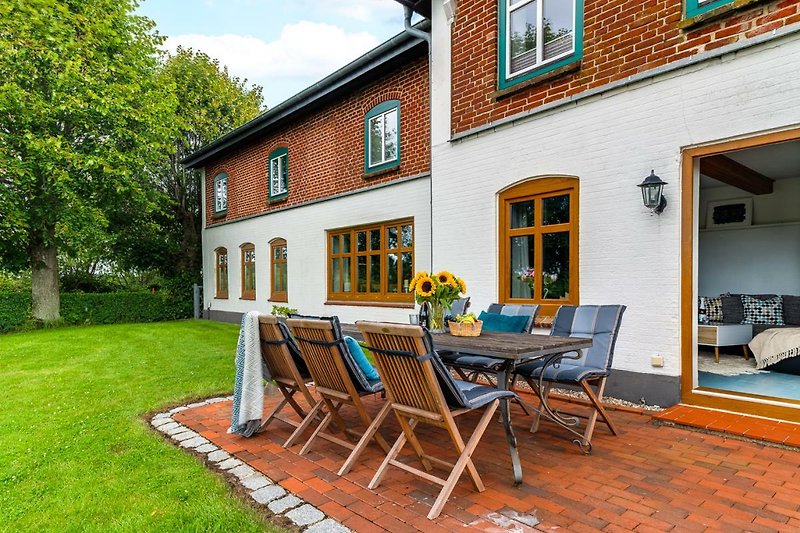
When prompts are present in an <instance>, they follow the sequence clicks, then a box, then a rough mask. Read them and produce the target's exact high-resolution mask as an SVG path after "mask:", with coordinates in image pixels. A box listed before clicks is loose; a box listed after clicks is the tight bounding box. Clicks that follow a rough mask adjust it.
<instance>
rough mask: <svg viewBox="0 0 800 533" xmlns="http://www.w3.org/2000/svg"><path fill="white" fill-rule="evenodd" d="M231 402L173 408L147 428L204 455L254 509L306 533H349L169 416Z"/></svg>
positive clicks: (212, 399)
mask: <svg viewBox="0 0 800 533" xmlns="http://www.w3.org/2000/svg"><path fill="white" fill-rule="evenodd" d="M232 399H233V397H232V396H227V397H222V398H209V399H208V400H204V401H201V402H194V403H190V404H188V405H182V406H180V407H175V408H173V409H170V410H169V411H167V412H164V413H158V414H156V415H155V416H153V417H152V418H151V419H150V425H152V426H153V427H154V428H155V429H156V430H158V431H160V432H161V433H163V434H164V435H165V436H166V437H167V438H169V439H171V440H172V441H173V442H174V443H175V444H177V445H178V446H180V447H181V448H184V449H186V450H191V451H193V452H195V453H197V454H199V455H201V456H205V459H206V460H207V461H208V464H210V465H212V466H213V467H215V468H217V469H218V470H220V471H222V472H225V473H228V474H230V475H231V477H232V479H233V480H234V483H236V484H237V485H238V486H239V487H240V488H241V489H242V490H243V491H244V492H245V493H246V494H248V495H249V496H250V498H252V499H253V501H255V503H256V504H257V506H262V507H265V508H266V509H269V511H270V512H271V513H272V514H273V515H275V516H282V517H284V518H285V519H287V520H289V521H290V522H291V523H292V524H293V525H294V526H296V527H297V528H298V529H300V530H303V531H304V532H305V533H349V532H350V529H348V528H347V527H345V526H343V525H342V524H341V523H340V522H338V521H336V520H334V519H332V518H330V517H328V516H326V515H325V513H323V512H322V511H320V510H319V509H318V508H316V507H315V506H313V505H311V504H310V503H307V502H305V501H303V500H302V499H301V498H298V497H297V496H296V495H294V494H292V493H291V492H289V491H287V490H286V489H284V488H283V487H281V486H280V485H279V484H278V483H275V482H274V481H272V480H271V479H270V478H268V477H267V476H265V475H264V474H262V473H261V472H258V471H257V470H255V469H254V468H252V467H251V466H250V465H248V464H246V463H245V462H243V461H240V460H239V459H237V458H236V457H234V456H232V455H231V454H229V453H228V452H226V451H225V450H223V449H221V448H219V447H218V446H217V445H215V444H213V443H212V442H211V441H209V440H208V439H206V438H205V437H203V436H202V435H200V434H199V433H196V432H195V431H192V430H191V429H189V428H188V427H186V426H184V425H182V424H180V423H178V422H176V421H175V420H174V419H173V418H172V415H174V414H176V413H180V412H181V411H186V410H187V409H193V408H195V407H201V406H203V405H209V404H212V403H218V402H224V401H229V400H232Z"/></svg>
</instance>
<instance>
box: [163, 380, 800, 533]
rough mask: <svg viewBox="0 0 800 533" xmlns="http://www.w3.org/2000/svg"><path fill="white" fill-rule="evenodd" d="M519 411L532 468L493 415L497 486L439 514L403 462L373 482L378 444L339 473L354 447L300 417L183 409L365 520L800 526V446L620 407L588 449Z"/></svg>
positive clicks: (326, 504) (270, 467)
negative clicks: (515, 470)
mask: <svg viewBox="0 0 800 533" xmlns="http://www.w3.org/2000/svg"><path fill="white" fill-rule="evenodd" d="M269 391H272V393H268V394H267V398H266V400H265V412H266V411H267V410H269V409H270V408H271V407H272V406H273V405H275V403H276V402H277V401H278V396H277V395H276V394H274V392H275V390H274V389H273V388H272V387H270V388H269ZM365 403H366V407H367V409H368V410H369V411H370V413H371V414H373V415H374V414H375V413H376V412H377V411H378V410H379V409H380V407H381V404H382V400H381V399H380V398H379V397H375V396H370V397H367V398H366V399H365ZM512 410H513V420H514V422H515V427H516V434H517V438H518V440H519V447H520V455H521V457H522V464H523V471H524V476H525V477H524V481H523V483H522V485H520V486H519V487H514V486H513V484H512V481H511V465H510V460H509V454H508V448H507V445H506V440H505V435H504V432H503V426H502V424H500V423H499V422H497V423H493V424H491V425H490V426H489V428H488V429H487V432H486V434H485V436H484V438H483V440H482V441H481V443H480V445H479V446H478V448H477V451H476V453H475V455H474V456H473V460H474V461H475V464H476V467H477V469H478V471H479V472H480V473H481V476H482V478H483V480H484V483H485V485H486V490H485V491H484V492H482V493H478V492H475V491H474V490H473V487H472V485H471V484H470V482H469V480H468V478H467V477H466V476H462V478H461V480H460V481H459V483H458V485H457V487H456V489H455V491H454V492H453V496H451V498H450V499H449V501H448V502H447V504H446V505H445V507H444V510H443V512H442V515H441V516H440V517H439V518H437V519H435V520H434V521H430V520H428V519H427V518H426V516H425V515H426V514H427V513H428V511H429V510H430V505H431V503H432V501H433V497H434V496H435V494H436V493H437V492H438V489H437V487H435V486H433V485H431V484H430V483H427V482H425V481H423V480H419V479H417V478H415V477H413V476H411V475H410V474H407V473H405V472H403V471H401V470H399V469H392V470H390V471H389V473H388V474H387V476H386V478H385V480H384V483H383V484H382V485H381V486H380V487H378V489H376V490H375V491H371V490H368V489H367V488H366V486H367V484H368V482H369V480H370V478H371V477H372V475H373V473H374V471H375V469H376V468H377V466H378V464H379V463H380V461H381V459H382V458H383V456H384V454H383V453H382V452H381V450H380V449H379V448H378V447H377V446H376V445H374V444H371V445H370V446H369V447H368V448H367V451H366V452H365V453H364V455H363V456H362V457H361V460H360V461H359V464H357V465H356V466H355V467H354V469H353V470H352V471H351V472H350V473H349V474H347V475H346V476H344V477H341V478H340V477H338V476H337V475H336V473H335V472H336V471H337V470H338V468H339V466H341V464H342V462H343V461H344V460H345V458H346V453H345V450H343V449H342V448H339V447H338V446H335V445H331V444H330V443H327V442H324V441H319V442H318V443H317V444H315V446H314V447H313V448H312V450H311V451H310V452H309V453H308V454H307V455H306V456H303V457H301V456H299V455H298V454H297V452H298V450H299V448H300V445H296V446H294V447H292V448H290V449H284V448H282V447H281V443H283V442H284V441H285V440H286V438H287V437H288V436H289V435H290V433H291V431H290V430H291V428H290V427H289V426H287V425H285V424H282V423H280V422H276V423H273V424H272V425H270V427H269V428H268V430H267V432H266V433H264V434H259V435H256V436H254V437H252V438H249V439H245V438H242V437H239V436H235V435H229V434H227V433H226V430H227V428H228V426H229V422H230V411H231V402H230V401H224V402H218V403H213V404H210V405H203V406H199V407H194V408H190V409H187V410H184V411H182V412H179V413H176V414H175V415H174V419H175V420H176V421H177V422H179V423H181V424H183V425H185V426H188V427H189V428H190V429H193V430H194V431H196V432H198V433H200V434H201V435H202V436H203V437H205V438H207V439H208V440H210V441H211V442H212V443H213V444H215V445H217V446H219V447H221V448H223V449H224V450H225V451H227V452H229V453H231V454H233V455H235V456H236V457H237V458H238V459H240V460H242V461H244V462H246V463H247V464H249V465H250V466H251V467H253V468H254V469H256V470H258V471H260V472H262V473H263V474H265V475H266V476H268V477H269V478H271V479H272V480H274V481H275V482H277V483H280V485H281V486H282V487H283V488H285V489H286V490H287V491H289V492H291V493H294V494H296V495H297V496H299V497H300V498H302V499H304V500H305V501H307V502H308V503H310V504H312V505H314V506H316V507H318V508H319V509H321V510H322V511H324V512H325V513H326V514H327V515H328V516H330V517H331V518H333V519H335V520H338V521H340V522H341V523H343V524H344V525H345V526H347V527H349V528H350V529H351V530H354V531H360V532H362V531H363V532H369V531H384V530H388V531H394V532H407V531H416V530H420V531H425V532H426V533H435V532H444V531H454V530H461V529H463V528H470V529H474V530H483V531H531V530H534V529H536V530H548V531H549V530H555V529H559V528H563V529H565V530H568V531H599V530H602V531H668V530H675V531H706V530H710V531H714V530H726V531H733V530H748V531H786V530H788V529H798V528H800V470H798V466H800V453H799V452H798V451H797V450H794V449H786V448H779V447H771V446H765V445H762V444H757V443H752V442H746V441H742V440H734V439H726V438H724V437H722V436H719V435H713V434H705V433H700V432H694V431H687V430H685V429H679V428H675V427H670V426H664V425H656V424H654V423H653V421H652V419H651V417H650V415H649V414H647V413H635V412H630V411H623V410H613V411H611V415H612V416H613V419H614V421H615V422H616V423H617V424H618V426H619V428H620V430H621V434H620V436H619V437H612V436H610V435H609V433H608V431H607V430H606V429H605V428H602V427H598V429H597V431H596V433H595V438H594V444H595V447H594V450H593V452H592V454H591V455H589V456H584V455H583V454H581V453H580V451H579V449H578V448H577V447H576V446H575V445H574V444H572V443H571V441H570V440H569V439H567V438H566V435H565V433H564V432H563V431H562V430H561V429H560V428H557V427H555V426H554V425H553V424H551V423H550V422H547V421H544V422H543V423H542V426H541V429H540V431H539V432H538V433H536V434H531V433H528V432H527V426H528V424H529V421H530V418H527V417H525V416H524V414H523V413H522V411H521V409H519V408H518V407H517V406H514V407H513V408H512ZM343 414H344V415H345V418H346V419H347V418H348V417H351V416H354V415H355V413H354V411H353V410H349V409H345V410H344V411H343ZM479 416H480V413H471V414H469V415H465V416H464V417H463V418H462V419H460V420H459V425H460V426H462V433H467V430H471V428H472V427H474V425H475V424H476V423H477V420H478V418H479ZM385 428H386V429H387V431H384V434H385V436H386V437H387V438H388V439H393V438H395V437H396V435H397V434H398V433H399V427H398V426H397V424H396V421H395V420H394V418H393V417H392V418H389V419H387V424H386V426H385ZM419 433H420V437H421V439H420V440H421V443H422V445H423V446H424V447H425V448H426V451H429V453H434V454H438V455H441V456H445V457H453V456H454V454H453V453H452V452H451V451H450V450H448V449H444V448H441V449H438V448H437V446H436V443H437V442H442V439H441V435H440V434H439V433H437V432H436V431H435V430H431V429H428V428H420V431H419ZM409 453H410V452H409ZM404 457H408V454H404ZM409 460H416V458H413V459H411V458H409Z"/></svg>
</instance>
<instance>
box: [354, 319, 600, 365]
mask: <svg viewBox="0 0 800 533" xmlns="http://www.w3.org/2000/svg"><path fill="white" fill-rule="evenodd" d="M342 332H343V333H344V334H345V335H350V336H352V337H355V338H357V339H359V340H361V339H362V336H361V333H360V332H359V331H358V328H357V327H356V326H355V324H342ZM431 336H432V337H433V346H434V348H435V349H436V350H438V351H450V352H463V353H473V354H478V355H489V356H492V357H498V358H501V359H527V358H533V357H539V356H544V355H551V354H554V353H564V352H570V351H573V350H581V349H584V348H591V346H592V339H586V338H582V337H555V336H552V335H531V334H529V333H498V332H494V331H484V332H481V334H480V336H478V337H456V336H454V335H451V334H449V333H434V334H432V335H431Z"/></svg>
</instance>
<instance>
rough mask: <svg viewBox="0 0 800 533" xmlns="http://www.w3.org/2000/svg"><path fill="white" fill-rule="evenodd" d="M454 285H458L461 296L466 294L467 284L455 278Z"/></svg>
mask: <svg viewBox="0 0 800 533" xmlns="http://www.w3.org/2000/svg"><path fill="white" fill-rule="evenodd" d="M456 283H458V290H459V291H460V292H461V294H467V284H466V283H465V282H464V280H463V279H461V278H456Z"/></svg>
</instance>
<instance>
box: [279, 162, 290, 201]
mask: <svg viewBox="0 0 800 533" xmlns="http://www.w3.org/2000/svg"><path fill="white" fill-rule="evenodd" d="M288 190H289V156H288V155H282V156H281V181H280V192H281V194H282V193H285V192H286V191H288Z"/></svg>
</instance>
